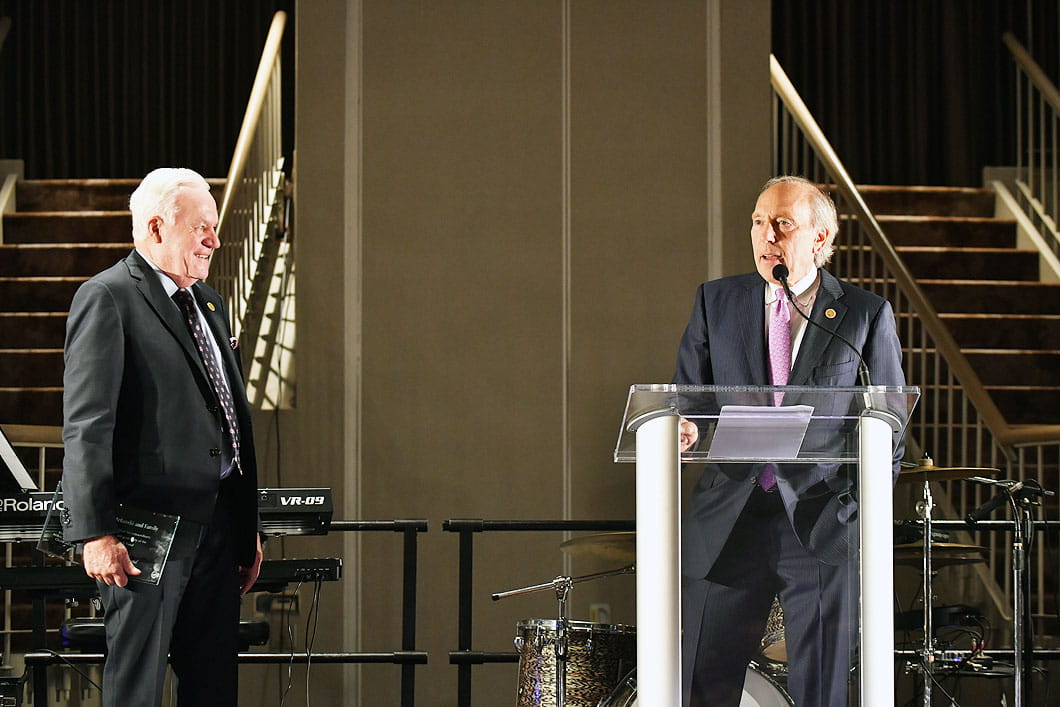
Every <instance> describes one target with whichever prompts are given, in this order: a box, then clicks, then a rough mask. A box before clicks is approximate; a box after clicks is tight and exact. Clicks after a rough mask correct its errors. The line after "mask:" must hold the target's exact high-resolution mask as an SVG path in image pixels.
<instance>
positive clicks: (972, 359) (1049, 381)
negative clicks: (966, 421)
mask: <svg viewBox="0 0 1060 707" xmlns="http://www.w3.org/2000/svg"><path fill="white" fill-rule="evenodd" d="M964 356H965V358H967V359H968V363H970V364H971V366H972V368H974V369H975V372H976V373H977V374H978V375H979V381H980V382H981V383H982V384H983V385H984V386H1044V387H1053V388H1060V352H1058V351H1016V350H1004V349H968V350H965V351H964Z"/></svg>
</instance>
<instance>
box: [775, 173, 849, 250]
mask: <svg viewBox="0 0 1060 707" xmlns="http://www.w3.org/2000/svg"><path fill="white" fill-rule="evenodd" d="M777 184H795V185H799V186H803V187H806V189H807V190H808V194H807V196H809V197H810V210H811V211H812V212H813V227H814V228H823V229H825V230H826V231H828V235H827V236H826V237H825V241H824V246H822V247H821V249H820V250H819V251H817V252H816V253H815V254H814V256H813V264H814V266H816V267H819V268H820V267H824V266H825V265H827V264H828V261H829V260H831V259H832V253H834V252H835V236H836V233H838V232H839V216H838V214H837V213H836V208H835V202H834V201H832V197H830V196H828V194H827V193H826V192H825V191H824V189H822V188H821V187H820V186H819V185H817V184H814V183H813V182H811V181H810V180H809V179H805V178H803V177H794V176H783V177H773V178H772V179H770V180H769V181H768V182H766V183H765V186H763V187H762V190H761V191H760V192H758V195H759V196H762V194H763V193H764V192H765V191H766V190H767V189H769V188H770V187H772V186H775V185H777Z"/></svg>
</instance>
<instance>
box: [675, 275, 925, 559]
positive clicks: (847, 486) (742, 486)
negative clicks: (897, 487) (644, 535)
mask: <svg viewBox="0 0 1060 707" xmlns="http://www.w3.org/2000/svg"><path fill="white" fill-rule="evenodd" d="M820 272H821V285H820V289H819V290H818V293H817V298H816V300H815V302H814V306H813V311H812V312H811V313H809V314H810V318H811V319H812V320H814V321H816V322H818V323H820V324H821V326H823V327H825V328H826V329H831V330H833V331H838V332H839V334H840V335H842V336H843V337H845V338H846V339H847V340H848V341H849V342H850V343H851V344H853V345H854V346H855V347H857V348H858V349H859V350H860V351H861V352H862V356H863V357H864V359H865V363H866V365H867V366H868V369H869V372H870V373H871V375H872V383H873V384H874V385H905V376H904V374H903V373H902V367H901V362H902V350H901V345H900V344H899V342H898V336H897V334H896V332H895V321H894V313H893V311H892V310H891V305H890V303H888V302H887V301H886V300H885V299H883V298H881V297H879V296H877V295H874V294H872V293H871V292H868V291H866V290H863V289H861V288H858V287H854V286H853V285H850V284H848V283H846V282H842V281H840V280H838V279H837V278H836V277H834V276H833V275H832V274H830V273H829V272H827V271H825V270H821V271H820ZM764 288H765V282H764V281H763V280H762V278H761V276H759V275H758V273H757V272H754V273H747V274H744V275H737V276H733V277H726V278H721V279H719V280H713V281H711V282H707V283H704V284H702V285H700V287H699V290H698V292H697V293H696V301H695V306H694V307H693V310H692V316H691V318H690V319H689V322H688V326H687V327H686V329H685V333H684V336H683V338H682V339H681V347H680V349H679V352H678V356H677V369H676V371H675V373H674V378H673V381H674V383H683V384H693V385H769V373H768V353H767V351H766V345H765V306H764V302H765V299H764V297H765V289H764ZM828 310H832V312H833V313H834V316H832V317H826V316H825V312H826V311H828ZM792 316H798V315H797V314H795V313H792ZM805 327H806V329H805V333H804V335H803V339H802V344H801V345H800V347H799V353H798V357H797V358H796V360H795V362H794V364H793V366H792V371H791V378H790V380H789V381H788V384H789V385H793V386H855V385H858V380H857V371H858V360H857V355H856V354H855V353H854V352H853V351H852V350H851V349H850V348H849V347H848V346H847V345H846V344H844V343H843V342H842V341H840V340H839V339H838V338H836V337H835V336H833V335H831V334H829V333H828V332H827V331H824V330H822V329H820V328H818V327H815V326H813V325H812V324H809V323H807V324H805ZM793 402H796V401H794V400H788V399H786V400H785V403H786V404H790V403H793ZM903 453H904V444H903V443H902V442H901V441H899V443H898V444H896V448H895V451H894V466H893V469H894V474H895V475H896V478H897V473H898V462H899V460H900V459H901V458H902V454H903ZM759 470H760V466H759V465H746V464H721V465H709V466H708V467H707V469H706V471H705V472H704V474H703V476H702V478H700V480H699V482H698V483H697V485H696V487H695V490H694V491H693V493H692V496H691V498H690V499H689V502H688V505H687V508H686V517H685V521H684V530H683V534H682V571H683V572H684V573H685V574H686V575H688V576H689V577H696V578H702V577H705V576H706V575H707V573H708V572H709V571H710V568H711V567H712V566H713V564H714V562H715V560H716V559H717V558H718V555H719V554H720V553H721V550H722V548H723V547H724V545H725V542H726V540H727V539H728V537H729V533H730V532H731V531H732V528H733V525H734V524H735V523H736V519H737V518H738V517H739V515H740V513H741V511H742V510H743V508H744V505H745V504H746V502H747V499H748V497H749V496H750V495H751V491H752V490H753V489H754V484H755V479H756V474H757V473H758V472H759ZM777 491H778V492H779V493H780V496H781V499H782V500H783V502H784V508H785V510H786V512H787V514H788V518H789V519H790V520H791V523H792V527H793V529H794V530H795V532H796V534H797V535H798V537H799V539H800V540H801V541H802V543H803V545H804V546H805V547H806V548H807V549H808V550H810V552H811V553H813V554H814V556H815V557H817V558H818V559H820V560H821V561H822V562H828V563H832V564H838V563H840V562H842V561H844V560H845V559H846V558H847V556H848V552H849V550H850V545H849V544H850V541H851V539H850V533H852V532H853V531H854V530H855V529H856V509H857V501H856V490H855V489H854V488H853V485H852V482H851V479H850V475H849V470H844V469H842V468H840V467H839V466H838V465H834V464H830V465H810V464H784V465H780V468H779V469H778V470H777Z"/></svg>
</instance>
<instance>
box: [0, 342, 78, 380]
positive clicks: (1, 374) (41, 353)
mask: <svg viewBox="0 0 1060 707" xmlns="http://www.w3.org/2000/svg"><path fill="white" fill-rule="evenodd" d="M62 384H63V350H62V349H61V348H59V349H0V387H7V388H17V387H21V388H37V387H44V388H48V387H57V386H62Z"/></svg>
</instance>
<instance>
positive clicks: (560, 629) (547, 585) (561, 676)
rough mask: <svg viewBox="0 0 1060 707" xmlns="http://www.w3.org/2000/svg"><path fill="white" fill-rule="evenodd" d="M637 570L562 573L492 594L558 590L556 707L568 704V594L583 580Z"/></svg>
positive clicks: (505, 595)
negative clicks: (578, 573)
mask: <svg viewBox="0 0 1060 707" xmlns="http://www.w3.org/2000/svg"><path fill="white" fill-rule="evenodd" d="M635 571H636V567H635V566H633V565H630V566H629V567H623V568H622V569H620V570H609V571H607V572H596V573H594V574H587V575H582V576H581V577H564V576H562V575H560V576H559V577H556V578H555V579H553V580H552V581H551V582H543V583H541V584H533V585H530V586H529V587H521V588H519V589H509V590H508V591H505V592H496V593H494V594H493V595H492V598H493V601H498V600H500V599H506V598H508V597H513V596H518V595H520V594H530V593H531V592H540V591H543V590H546V589H552V590H554V591H555V592H556V601H557V602H559V617H558V618H557V619H556V645H555V653H556V707H566V704H567V657H568V656H567V630H568V629H569V628H570V626H569V622H568V620H567V609H568V604H567V595H568V594H570V590H571V587H573V586H574V585H575V584H579V583H581V582H588V581H591V580H594V579H603V578H604V577H616V576H618V575H620V574H632V573H634V572H635Z"/></svg>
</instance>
